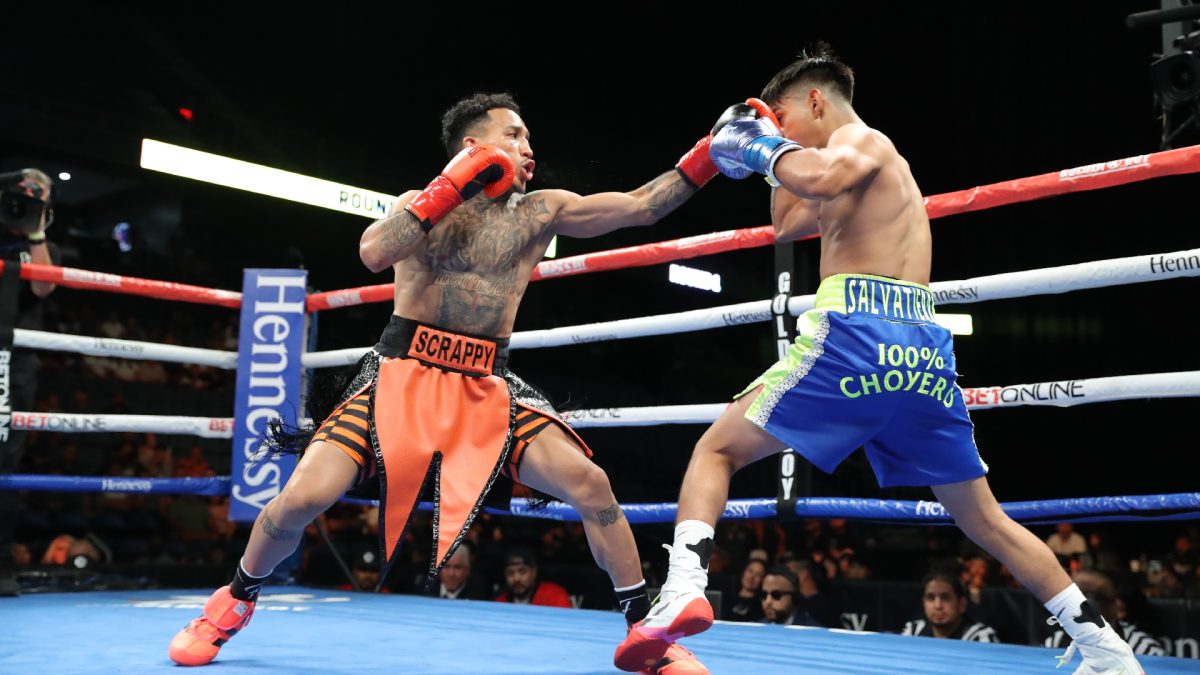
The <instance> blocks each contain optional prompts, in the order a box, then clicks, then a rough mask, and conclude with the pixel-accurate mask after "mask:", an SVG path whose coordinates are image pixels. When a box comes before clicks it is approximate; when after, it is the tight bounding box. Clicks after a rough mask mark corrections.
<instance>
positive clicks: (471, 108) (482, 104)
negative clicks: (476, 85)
mask: <svg viewBox="0 0 1200 675" xmlns="http://www.w3.org/2000/svg"><path fill="white" fill-rule="evenodd" d="M496 108H507V109H509V110H511V111H513V112H515V113H517V114H518V115H520V114H521V108H520V106H518V105H517V102H516V101H514V100H513V97H512V94H508V93H500V94H483V93H476V94H472V95H470V96H468V97H467V98H464V99H462V100H461V101H459V102H458V103H455V104H454V105H452V106H450V109H449V110H447V111H446V112H445V113H443V114H442V145H443V146H444V147H445V148H446V154H447V155H449V156H450V157H453V156H455V155H457V154H458V152H459V150H462V141H463V139H464V138H466V137H467V135H468V132H469V131H470V129H471V127H474V126H475V125H476V124H478V123H480V122H483V121H485V120H487V116H488V111H489V110H495V109H496Z"/></svg>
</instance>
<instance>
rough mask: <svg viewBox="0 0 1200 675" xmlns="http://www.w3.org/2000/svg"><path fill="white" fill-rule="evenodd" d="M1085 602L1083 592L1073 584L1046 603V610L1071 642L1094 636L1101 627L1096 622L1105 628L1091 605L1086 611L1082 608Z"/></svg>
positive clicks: (1097, 611)
mask: <svg viewBox="0 0 1200 675" xmlns="http://www.w3.org/2000/svg"><path fill="white" fill-rule="evenodd" d="M1085 602H1087V598H1086V597H1084V595H1083V591H1081V590H1079V587H1078V586H1076V585H1075V584H1071V585H1070V586H1067V587H1066V588H1065V589H1063V591H1062V592H1061V593H1059V594H1058V595H1056V596H1054V597H1053V598H1050V601H1049V602H1047V603H1046V609H1048V610H1050V613H1051V614H1053V615H1054V616H1055V617H1056V618H1057V619H1058V625H1059V626H1061V627H1062V629H1063V630H1064V631H1066V633H1067V635H1070V636H1071V639H1072V640H1079V639H1081V638H1084V639H1086V638H1088V637H1092V636H1094V635H1096V634H1097V633H1099V632H1100V631H1101V630H1103V627H1102V626H1101V625H1098V624H1097V623H1096V621H1097V620H1099V621H1100V623H1102V624H1103V626H1105V627H1106V626H1107V625H1108V622H1107V621H1105V620H1104V619H1103V617H1101V616H1100V610H1099V608H1097V607H1096V606H1095V605H1093V604H1092V603H1090V602H1088V603H1087V605H1088V606H1087V609H1086V610H1085V609H1084V607H1083V603H1085Z"/></svg>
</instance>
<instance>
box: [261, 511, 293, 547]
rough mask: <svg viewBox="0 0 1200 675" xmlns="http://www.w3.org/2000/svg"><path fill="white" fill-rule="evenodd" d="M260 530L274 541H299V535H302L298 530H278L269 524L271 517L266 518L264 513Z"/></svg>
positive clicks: (264, 512)
mask: <svg viewBox="0 0 1200 675" xmlns="http://www.w3.org/2000/svg"><path fill="white" fill-rule="evenodd" d="M262 529H263V532H264V533H265V534H266V535H267V536H268V537H270V538H272V539H274V540H275V541H286V540H288V539H299V538H300V535H301V534H303V532H301V531H299V530H281V529H279V528H278V527H277V526H276V525H275V523H273V522H271V516H268V515H267V512H266V511H263V521H262Z"/></svg>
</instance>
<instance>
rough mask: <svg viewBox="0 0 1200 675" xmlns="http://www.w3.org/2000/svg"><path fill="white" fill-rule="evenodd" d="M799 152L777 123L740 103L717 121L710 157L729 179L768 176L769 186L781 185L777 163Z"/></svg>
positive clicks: (797, 147)
mask: <svg viewBox="0 0 1200 675" xmlns="http://www.w3.org/2000/svg"><path fill="white" fill-rule="evenodd" d="M800 149H801V146H800V144H799V143H796V142H795V141H789V140H788V139H786V138H784V137H783V136H781V135H780V134H779V128H778V127H777V126H775V123H774V122H772V121H771V120H770V119H768V118H765V117H759V116H758V111H757V110H755V109H754V108H752V107H750V106H748V105H745V104H743V103H739V104H737V105H733V106H730V107H729V108H728V109H727V110H726V111H725V114H723V115H721V119H719V120H717V124H716V126H714V127H713V139H712V145H711V146H710V147H709V150H708V154H709V157H711V158H712V161H713V164H715V165H716V166H717V170H718V171H720V172H721V173H723V174H725V175H726V176H729V177H730V178H734V179H737V180H741V179H742V178H746V177H747V176H749V175H750V174H752V173H761V174H763V175H765V176H767V179H768V180H767V182H769V183H771V184H772V185H778V181H775V175H774V168H775V162H776V161H778V159H779V158H780V157H781V156H783V154H784V153H786V152H790V151H792V150H800Z"/></svg>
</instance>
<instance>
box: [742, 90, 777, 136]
mask: <svg viewBox="0 0 1200 675" xmlns="http://www.w3.org/2000/svg"><path fill="white" fill-rule="evenodd" d="M746 105H748V106H750V107H751V108H754V110H755V111H756V112H757V113H758V116H759V117H760V118H761V117H765V118H767V119H769V120H771V123H772V124H774V125H775V128H776V129H779V132H780V133H783V125H782V124H780V123H779V120H778V119H776V117H775V111H774V110H771V106H769V105H767V102H766V101H764V100H762V99H761V98H748V99H746Z"/></svg>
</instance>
